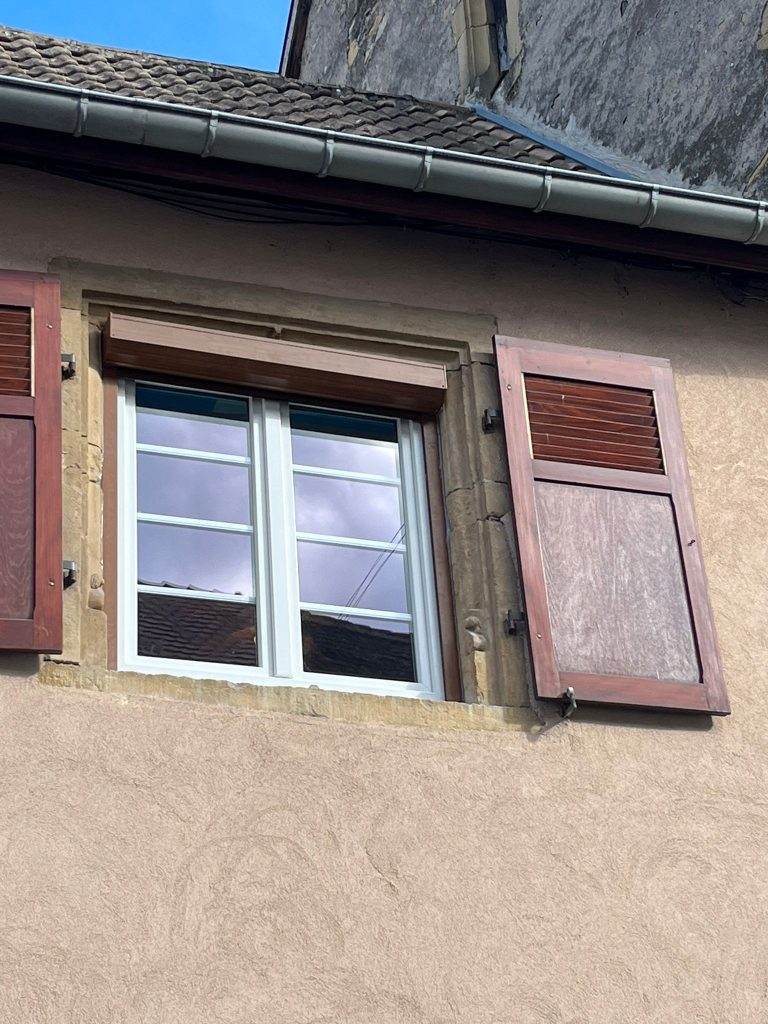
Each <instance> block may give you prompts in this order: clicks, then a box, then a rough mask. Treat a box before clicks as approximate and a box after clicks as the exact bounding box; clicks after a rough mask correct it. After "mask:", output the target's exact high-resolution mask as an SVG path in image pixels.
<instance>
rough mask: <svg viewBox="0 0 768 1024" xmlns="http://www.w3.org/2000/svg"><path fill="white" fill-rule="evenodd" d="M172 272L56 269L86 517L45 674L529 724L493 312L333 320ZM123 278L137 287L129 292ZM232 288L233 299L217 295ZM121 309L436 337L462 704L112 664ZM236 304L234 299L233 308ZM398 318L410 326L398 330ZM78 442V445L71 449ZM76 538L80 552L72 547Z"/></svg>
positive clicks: (376, 340) (472, 722) (328, 710)
mask: <svg viewBox="0 0 768 1024" xmlns="http://www.w3.org/2000/svg"><path fill="white" fill-rule="evenodd" d="M53 269H54V272H55V268H53ZM167 278H168V279H169V280H168V282H167V288H164V287H163V281H162V280H161V281H158V279H157V275H153V278H152V279H151V280H150V275H148V274H147V275H142V274H141V272H133V273H132V274H131V280H130V287H127V286H128V284H129V282H127V281H125V280H123V278H122V276H121V274H120V271H119V270H118V269H116V268H82V267H78V268H77V273H74V274H72V275H71V277H70V279H68V278H67V276H64V275H63V276H62V283H63V285H64V302H63V329H64V338H65V339H66V340H64V341H63V343H62V344H63V345H64V347H65V348H67V350H74V351H76V352H78V353H79V355H80V366H81V367H82V371H81V373H80V375H79V378H78V379H77V383H76V384H75V383H74V382H65V385H64V386H65V388H67V387H70V388H71V391H70V395H71V397H70V398H69V400H67V396H66V394H65V399H64V408H65V425H64V448H65V506H67V507H69V508H70V509H74V511H75V512H76V513H77V520H78V521H77V522H73V521H70V522H69V523H68V522H67V521H66V520H65V557H72V555H73V554H74V555H75V556H77V555H78V554H79V555H80V558H78V559H77V560H78V562H79V564H80V566H81V572H80V580H81V583H80V585H79V586H75V587H73V588H70V590H68V591H67V593H66V595H65V650H64V653H63V655H62V656H61V657H60V658H58V657H55V658H52V659H50V661H48V662H47V663H46V664H45V665H44V666H43V670H42V672H41V679H42V680H43V681H44V682H47V683H50V684H58V685H64V686H76V687H86V688H89V689H96V690H102V691H108V692H112V693H123V694H144V695H148V694H155V695H157V696H165V697H173V698H174V699H189V700H194V701H201V702H203V703H214V704H219V705H224V706H228V705H229V706H235V707H241V708H251V709H253V710H259V709H262V710H284V711H286V712H292V713H296V712H297V711H298V713H307V714H312V715H318V714H319V715H323V716H326V715H329V716H332V717H339V718H342V719H344V720H347V719H348V720H363V719H366V720H381V721H388V722H399V723H400V724H421V725H427V726H430V725H431V726H433V727H436V728H443V727H447V728H481V729H487V728H490V729H498V728H501V729H505V728H509V727H512V728H521V727H525V728H527V727H529V726H530V725H531V723H532V722H533V723H535V721H536V719H535V718H534V717H533V716H532V714H531V711H530V698H529V683H528V670H527V664H526V658H525V653H524V651H523V645H522V644H521V643H520V642H519V641H516V640H511V639H510V638H507V637H506V636H504V631H503V627H502V623H503V619H504V616H505V615H506V613H507V610H508V608H509V607H519V602H520V595H519V590H518V584H517V573H516V568H515V558H514V544H513V542H512V522H511V511H510V499H509V491H508V484H507V482H506V469H505V465H504V464H505V457H504V449H503V444H502V441H501V438H500V436H499V435H487V434H483V432H482V429H481V417H482V412H483V409H484V408H486V407H488V406H491V405H494V404H497V401H496V400H497V387H498V385H497V380H496V370H495V366H494V364H493V360H492V356H491V344H492V336H493V333H494V322H493V319H492V318H491V317H490V316H477V315H468V314H467V315H461V314H442V313H440V314H435V313H434V311H423V310H407V311H400V310H394V311H393V309H392V307H386V308H381V309H377V310H376V311H375V315H374V316H372V315H371V309H370V308H366V307H370V305H371V304H368V303H357V302H355V301H350V300H344V301H343V302H342V301H341V300H338V301H336V300H334V301H333V302H329V303H327V305H328V306H335V307H337V308H336V309H334V310H332V311H330V310H329V312H330V315H329V316H328V318H327V319H318V316H317V312H318V311H317V306H318V302H317V300H316V297H306V296H301V295H296V296H292V300H291V302H290V303H286V299H285V293H284V292H282V293H280V294H279V295H278V294H275V293H270V290H269V289H263V290H260V289H254V288H247V287H246V286H243V285H232V286H229V285H224V284H219V283H215V282H206V285H207V287H206V288H204V289H202V291H203V292H208V293H209V294H208V295H207V296H201V287H200V283H199V282H196V281H185V280H184V279H180V278H178V277H176V278H174V275H167ZM126 290H128V291H129V292H131V293H132V294H130V295H129V296H126ZM224 293H226V298H227V300H228V301H221V299H222V298H223V297H224ZM201 298H203V301H200V299H201ZM302 307H305V309H307V310H311V314H310V316H306V315H305V316H299V315H296V316H291V317H286V316H285V314H284V310H285V309H286V308H290V309H291V312H292V313H296V312H297V311H301V310H302ZM382 307H383V304H382ZM116 309H119V310H122V311H123V312H127V313H129V314H130V313H134V314H136V313H138V314H139V315H142V316H151V317H157V318H161V317H164V316H172V317H173V316H175V317H178V316H180V315H182V316H184V317H185V319H187V320H188V322H191V323H194V322H198V323H199V322H206V323H208V324H214V325H216V326H220V327H224V328H226V327H230V328H231V326H232V325H233V324H235V325H242V324H253V325H259V327H261V326H262V325H264V326H266V327H267V328H268V329H269V330H270V331H272V332H273V336H274V337H276V338H278V337H285V338H286V339H294V340H303V341H306V340H318V341H323V342H325V343H326V344H342V345H344V346H347V347H356V346H359V347H360V350H362V351H371V350H372V349H373V350H376V349H379V350H380V351H384V350H386V351H389V352H396V353H397V354H399V355H408V354H409V352H411V353H413V352H419V353H421V354H423V353H424V352H425V351H427V350H428V351H429V352H430V355H431V357H434V358H437V359H439V360H441V361H442V362H443V363H444V365H445V367H446V369H447V371H448V374H447V375H448V381H449V383H448V391H447V399H446V403H445V405H444V407H443V409H442V411H441V412H440V414H439V417H438V429H439V434H440V442H441V444H440V448H441V454H440V459H441V475H442V483H443V494H444V496H445V508H446V513H447V516H448V519H449V522H450V528H449V538H450V539H449V549H450V562H451V572H452V576H453V597H454V601H455V614H456V624H457V625H456V636H457V640H458V649H459V662H460V666H461V677H462V684H463V691H464V703H459V702H456V703H454V702H450V701H446V702H421V701H412V700H408V699H406V698H392V697H375V696H368V695H358V694H333V693H331V692H329V691H318V690H310V691H300V690H299V691H297V690H296V689H294V688H285V689H283V688H281V687H261V686H251V685H247V686H233V685H231V684H228V683H226V682H219V681H216V680H210V681H208V680H186V679H180V678H178V677H177V678H171V677H166V676H142V675H139V674H137V673H127V672H117V671H115V670H114V668H112V667H111V665H112V664H114V663H113V662H112V663H111V662H110V651H109V649H110V640H109V629H108V615H109V598H108V594H109V589H110V586H111V585H112V584H111V582H110V581H105V571H104V547H103V538H104V534H105V530H106V529H107V527H108V526H109V518H110V514H111V512H110V508H109V502H106V503H105V501H104V494H105V491H104V486H103V485H104V475H103V470H104V461H105V460H104V456H105V454H106V455H107V459H106V462H107V468H108V465H109V450H108V449H109V446H107V449H106V451H105V447H104V438H105V436H106V437H110V436H114V435H113V432H112V428H111V426H110V423H109V402H108V401H107V402H106V403H105V395H106V396H108V395H109V384H107V386H106V388H105V387H104V380H103V378H102V374H101V371H100V345H101V328H102V326H103V323H104V321H105V318H106V315H107V313H108V312H110V311H113V310H116ZM233 309H234V310H237V312H235V313H232V312H231V310H233ZM180 311H181V312H180ZM222 311H225V312H222ZM339 314H341V315H339ZM436 316H438V318H439V319H440V320H441V321H442V322H441V324H440V325H439V330H438V331H436V330H435V324H434V323H430V322H428V321H429V320H434V319H435V317H436ZM419 320H422V321H424V322H423V323H422V324H420V323H419ZM350 321H351V323H350ZM404 323H405V324H406V325H407V330H402V329H400V330H398V329H396V328H398V327H401V328H402V326H403V324H404ZM73 384H74V386H73ZM105 416H106V417H107V418H106V420H105ZM435 440H437V438H435ZM78 444H79V445H80V448H81V451H80V452H76V451H75V450H74V449H76V448H77V447H78ZM435 453H436V454H437V448H436V449H435ZM108 475H109V474H108V473H107V479H108ZM83 477H85V478H86V486H85V487H83ZM77 546H79V547H80V551H79V552H78V551H76V550H73V548H76V547H77ZM64 663H66V664H64ZM427 703H429V704H430V705H431V707H432V710H429V709H428V708H427V707H426V705H427ZM411 704H412V705H414V706H413V707H411V708H408V705H411ZM320 709H323V710H320Z"/></svg>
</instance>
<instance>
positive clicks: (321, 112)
mask: <svg viewBox="0 0 768 1024" xmlns="http://www.w3.org/2000/svg"><path fill="white" fill-rule="evenodd" d="M0 75H7V76H12V77H14V78H21V79H34V80H37V81H44V82H50V83H52V84H56V85H69V86H75V87H77V88H79V89H92V90H94V91H98V92H102V93H103V92H110V93H115V94H119V95H122V96H130V97H134V98H137V99H153V100H162V101H165V102H167V103H178V104H181V105H184V106H195V107H202V108H205V109H208V110H218V111H224V112H226V113H231V114H241V115H244V116H246V117H259V118H270V119H273V120H275V121H282V122H286V123H288V124H298V125H305V126H307V127H314V128H323V129H332V130H335V131H341V132H350V133H354V134H359V135H366V136H369V137H371V138H379V139H389V140H398V141H401V142H409V143H415V144H421V145H430V146H434V147H436V148H437V147H439V148H442V149H451V150H459V151H464V152H469V153H476V154H478V155H481V156H492V157H499V158H501V159H507V160H520V161H523V162H526V163H533V164H538V165H543V166H548V167H558V168H563V169H568V170H586V169H587V168H585V167H584V166H583V165H582V164H580V163H577V162H576V161H574V160H571V159H569V158H567V157H565V156H563V155H562V154H561V153H558V152H556V151H555V150H554V149H549V148H547V147H546V146H542V145H536V146H531V147H530V148H528V147H527V146H525V144H526V143H529V142H530V140H528V139H526V137H525V136H524V135H521V134H519V133H517V132H514V131H512V130H509V129H506V128H503V127H499V126H498V125H494V124H492V123H491V122H489V121H487V120H485V118H483V117H480V115H478V114H476V113H475V112H474V111H472V110H469V109H467V108H466V107H454V106H448V105H445V104H435V103H428V102H426V101H423V100H417V99H414V98H413V97H412V96H384V95H378V94H376V93H363V92H356V91H355V90H353V89H342V88H338V87H336V86H330V85H310V84H308V83H306V82H297V81H295V80H294V79H289V78H283V77H282V76H281V75H274V74H268V73H266V72H263V71H249V70H248V69H247V68H233V67H225V66H222V65H218V64H206V63H204V62H202V61H193V60H182V59H180V58H176V57H162V56H158V55H157V54H151V53H141V52H138V51H129V50H114V49H111V48H109V47H104V46H92V45H90V44H87V43H78V42H71V41H68V40H64V39H54V38H51V37H50V36H42V35H35V34H33V33H31V32H23V31H20V30H17V29H10V28H3V27H1V26H0Z"/></svg>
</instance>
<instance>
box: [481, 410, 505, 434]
mask: <svg viewBox="0 0 768 1024" xmlns="http://www.w3.org/2000/svg"><path fill="white" fill-rule="evenodd" d="M500 423H501V413H500V412H499V410H498V409H486V410H485V412H484V413H483V431H484V433H486V434H489V433H490V432H491V431H492V430H495V429H496V427H498V425H499V424H500Z"/></svg>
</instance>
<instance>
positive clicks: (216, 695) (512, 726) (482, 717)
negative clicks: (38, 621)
mask: <svg viewBox="0 0 768 1024" xmlns="http://www.w3.org/2000/svg"><path fill="white" fill-rule="evenodd" d="M39 679H40V682H41V683H44V684H45V685H47V686H60V687H65V688H71V689H78V690H95V691H98V692H99V693H108V694H116V695H120V696H128V697H158V698H161V699H166V700H181V701H187V702H191V703H195V704H207V705H209V706H213V707H219V708H232V709H237V710H241V711H258V712H277V713H282V714H288V715H303V716H307V717H310V718H320V719H328V720H330V721H335V722H350V723H357V724H362V723H370V724H383V725H398V726H420V727H422V728H426V729H434V730H440V731H447V730H448V731H456V730H468V731H482V732H520V731H526V732H528V731H531V730H533V729H535V728H536V727H537V725H539V722H538V720H537V719H536V717H535V716H534V714H533V712H532V711H531V709H530V708H514V707H496V706H492V705H487V704H461V703H458V702H456V701H432V700H430V701H427V700H414V699H412V698H408V697H379V696H374V695H371V694H363V693H338V692H336V691H333V690H319V689H309V688H304V687H294V686H257V685H253V684H251V683H239V684H238V683H229V682H226V681H225V680H221V679H190V678H186V677H181V676H166V675H145V674H144V673H139V672H116V671H111V670H109V669H103V668H88V667H82V666H79V665H71V664H63V663H61V662H56V661H46V662H44V663H43V665H42V666H41V669H40V674H39Z"/></svg>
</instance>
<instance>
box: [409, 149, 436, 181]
mask: <svg viewBox="0 0 768 1024" xmlns="http://www.w3.org/2000/svg"><path fill="white" fill-rule="evenodd" d="M432 153H433V150H432V147H431V146H427V148H426V149H425V150H424V154H423V156H422V158H421V170H420V171H419V180H418V181H417V182H416V184H415V185H414V186H413V191H414V192H423V191H424V188H425V186H426V184H427V178H429V172H430V171H431V170H432Z"/></svg>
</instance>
